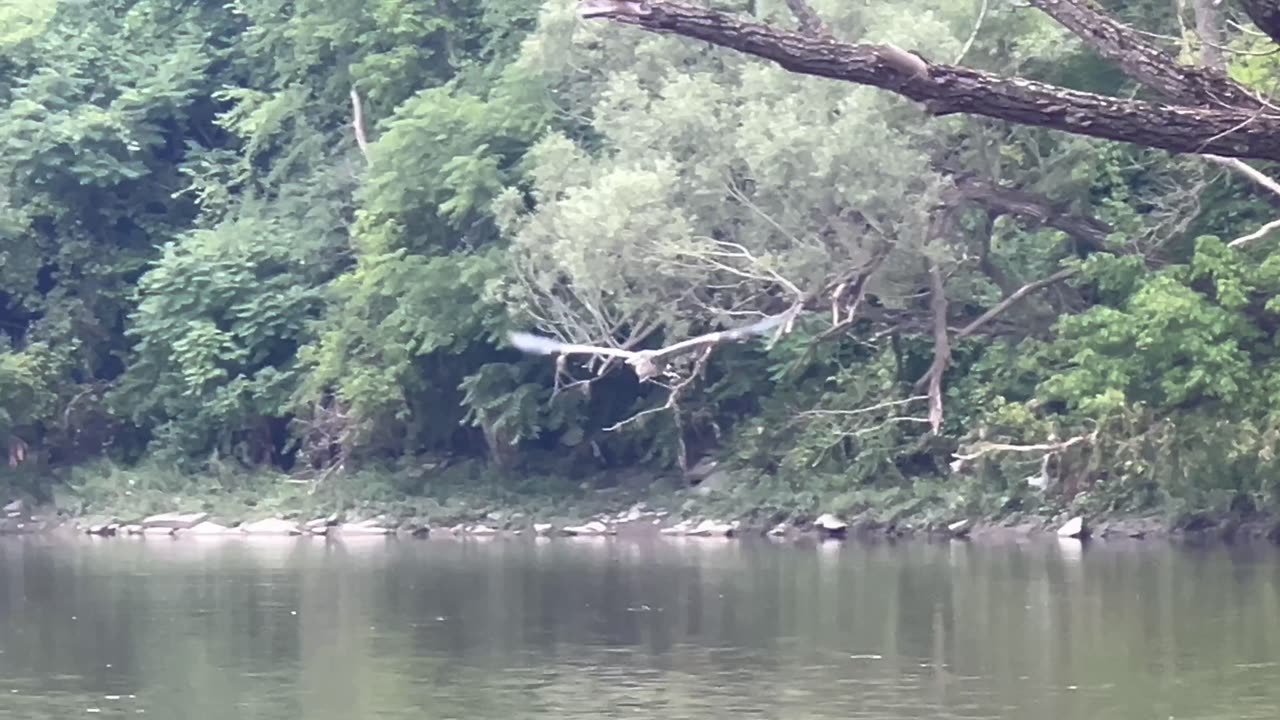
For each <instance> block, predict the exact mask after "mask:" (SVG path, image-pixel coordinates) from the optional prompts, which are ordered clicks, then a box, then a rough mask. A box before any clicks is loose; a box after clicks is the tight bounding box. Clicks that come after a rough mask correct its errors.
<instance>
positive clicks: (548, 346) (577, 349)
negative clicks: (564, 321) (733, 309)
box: [508, 308, 798, 382]
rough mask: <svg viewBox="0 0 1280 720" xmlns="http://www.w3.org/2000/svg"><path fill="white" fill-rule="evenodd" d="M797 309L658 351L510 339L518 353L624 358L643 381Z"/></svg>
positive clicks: (784, 319) (525, 336) (520, 335)
mask: <svg viewBox="0 0 1280 720" xmlns="http://www.w3.org/2000/svg"><path fill="white" fill-rule="evenodd" d="M797 309H798V308H793V309H791V310H788V311H786V312H784V313H781V314H779V315H771V316H769V317H767V318H764V319H763V320H759V321H757V322H754V323H752V324H750V325H747V326H745V327H740V328H733V329H732V330H722V331H720V332H713V333H707V334H706V335H699V336H697V337H693V338H689V339H688V340H681V341H680V342H678V343H675V344H673V345H668V346H667V347H664V348H659V349H657V350H623V349H621V348H611V347H600V346H598V345H578V344H574V343H564V342H560V341H559V340H556V339H555V338H549V337H543V336H542V335H534V334H532V333H527V332H512V333H510V335H509V336H508V337H509V339H510V340H511V345H512V346H513V347H515V348H516V349H517V350H522V351H524V352H527V353H533V354H536V355H556V354H558V355H562V356H563V355H607V356H610V357H616V358H622V359H623V360H625V361H626V362H627V364H628V365H630V366H631V367H632V368H633V369H634V370H635V373H636V377H638V378H639V379H640V381H641V382H643V381H645V380H649V379H650V378H653V377H654V376H656V375H658V374H660V373H661V372H662V371H663V370H664V369H665V367H666V364H667V361H668V360H670V359H671V358H673V357H675V356H677V355H682V354H684V353H688V352H692V351H694V350H697V349H699V348H703V347H707V346H711V345H719V344H720V343H725V342H739V341H742V340H746V339H748V338H750V337H752V336H755V335H763V334H765V333H766V332H768V331H770V330H772V329H773V328H776V327H778V326H779V325H781V324H783V323H788V322H789V321H790V320H792V319H793V318H794V317H795V314H796V310H797Z"/></svg>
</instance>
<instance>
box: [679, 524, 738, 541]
mask: <svg viewBox="0 0 1280 720" xmlns="http://www.w3.org/2000/svg"><path fill="white" fill-rule="evenodd" d="M737 529H738V523H736V522H733V523H726V522H720V521H718V520H703V521H702V522H700V523H698V525H697V526H696V527H694V528H693V529H692V530H690V531H689V534H690V535H700V536H703V537H728V536H730V535H732V534H733V533H734V532H735V531H736V530H737Z"/></svg>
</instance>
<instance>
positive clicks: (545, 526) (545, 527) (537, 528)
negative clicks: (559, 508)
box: [533, 523, 555, 535]
mask: <svg viewBox="0 0 1280 720" xmlns="http://www.w3.org/2000/svg"><path fill="white" fill-rule="evenodd" d="M553 529H555V526H554V525H552V524H551V523H534V524H533V531H534V532H535V533H537V534H539V535H548V534H550V533H551V531H552V530H553Z"/></svg>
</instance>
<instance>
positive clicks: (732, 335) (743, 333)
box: [656, 310, 795, 357]
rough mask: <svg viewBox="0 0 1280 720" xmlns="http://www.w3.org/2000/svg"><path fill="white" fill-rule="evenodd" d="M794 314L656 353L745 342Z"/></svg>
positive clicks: (712, 335)
mask: <svg viewBox="0 0 1280 720" xmlns="http://www.w3.org/2000/svg"><path fill="white" fill-rule="evenodd" d="M794 314H795V313H794V312H793V311H791V310H788V311H787V312H784V313H780V314H778V315H771V316H769V317H767V318H764V319H763V320H757V321H756V322H754V323H752V324H750V325H747V326H744V327H740V328H734V329H732V330H723V331H721V332H713V333H707V334H706V335H699V336H698V337H694V338H689V339H688V340H681V341H680V342H678V343H676V344H674V345H670V346H668V347H665V348H662V349H661V350H659V351H658V352H657V353H656V356H657V357H661V356H664V355H678V354H680V353H682V352H688V351H690V350H692V349H694V348H697V347H701V346H703V345H712V344H715V343H722V342H729V341H737V340H745V339H747V338H749V337H751V336H753V335H763V334H765V333H767V332H768V331H770V330H772V329H773V328H775V327H778V326H779V325H781V324H782V323H784V322H786V321H787V319H788V318H790V317H791V316H792V315H794Z"/></svg>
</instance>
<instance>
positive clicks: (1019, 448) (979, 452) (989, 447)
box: [952, 432, 1097, 461]
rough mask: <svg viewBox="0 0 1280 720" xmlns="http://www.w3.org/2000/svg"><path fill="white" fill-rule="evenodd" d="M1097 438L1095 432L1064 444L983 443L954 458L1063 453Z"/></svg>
mask: <svg viewBox="0 0 1280 720" xmlns="http://www.w3.org/2000/svg"><path fill="white" fill-rule="evenodd" d="M1096 436H1097V433H1096V432H1093V433H1090V434H1088V435H1077V436H1076V437H1073V438H1071V439H1069V440H1063V441H1062V442H1054V443H1039V444H1036V445H1009V444H1006V443H993V442H986V441H983V442H980V443H978V444H977V445H975V446H973V447H974V448H976V450H975V451H974V452H971V453H968V454H965V455H961V454H960V453H956V454H955V455H953V456H952V457H954V458H955V459H956V460H960V461H969V460H977V459H978V458H980V457H982V456H983V455H987V454H989V453H993V452H1017V453H1029V452H1061V451H1063V450H1066V449H1067V448H1069V447H1071V446H1073V445H1078V444H1080V443H1082V442H1086V441H1091V440H1095V439H1096Z"/></svg>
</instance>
